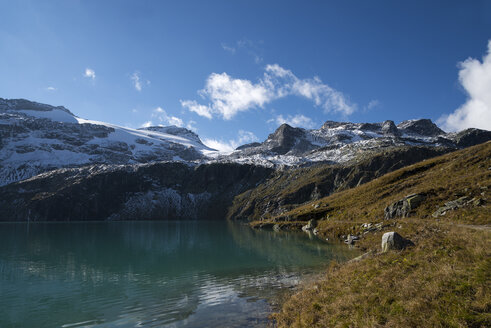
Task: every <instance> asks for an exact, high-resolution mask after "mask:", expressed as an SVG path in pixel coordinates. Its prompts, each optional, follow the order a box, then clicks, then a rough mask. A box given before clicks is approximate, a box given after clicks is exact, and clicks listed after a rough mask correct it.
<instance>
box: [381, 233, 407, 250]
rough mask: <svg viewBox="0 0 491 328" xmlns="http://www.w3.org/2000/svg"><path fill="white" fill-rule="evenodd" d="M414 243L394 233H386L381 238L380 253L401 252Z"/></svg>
mask: <svg viewBox="0 0 491 328" xmlns="http://www.w3.org/2000/svg"><path fill="white" fill-rule="evenodd" d="M413 245H414V243H413V242H412V241H410V240H409V239H406V238H404V237H402V236H401V235H400V234H398V233H397V232H395V231H391V232H386V233H384V235H383V236H382V252H387V251H389V250H401V249H404V248H406V247H407V246H413Z"/></svg>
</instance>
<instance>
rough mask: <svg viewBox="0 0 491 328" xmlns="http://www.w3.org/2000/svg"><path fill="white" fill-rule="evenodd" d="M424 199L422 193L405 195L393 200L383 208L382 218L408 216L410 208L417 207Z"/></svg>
mask: <svg viewBox="0 0 491 328" xmlns="http://www.w3.org/2000/svg"><path fill="white" fill-rule="evenodd" d="M424 199H425V195H423V194H411V195H407V196H406V197H404V198H403V199H401V200H398V201H397V202H394V203H392V204H390V205H389V206H387V207H386V208H385V209H384V218H385V219H386V220H389V219H395V218H405V217H408V216H409V213H411V210H414V209H415V208H416V207H418V206H419V205H420V204H421V203H422V202H423V201H424Z"/></svg>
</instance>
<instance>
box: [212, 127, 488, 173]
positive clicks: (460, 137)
mask: <svg viewBox="0 0 491 328" xmlns="http://www.w3.org/2000/svg"><path fill="white" fill-rule="evenodd" d="M490 139H491V132H490V131H484V130H478V129H467V130H464V131H461V132H459V133H445V132H444V131H443V130H441V129H440V128H438V126H436V125H435V124H434V123H433V122H432V121H431V120H428V119H419V120H408V121H404V122H402V123H400V124H398V125H395V123H394V122H393V121H384V122H381V123H350V122H333V121H327V122H325V123H324V124H323V125H322V127H321V128H320V129H313V130H307V129H302V128H294V127H291V126H289V125H288V124H283V125H281V126H280V127H279V128H278V129H277V130H276V131H275V132H274V133H272V134H270V135H269V136H268V138H267V139H266V140H265V141H264V142H262V143H252V144H247V145H243V146H240V147H238V148H237V149H236V151H234V152H233V153H231V154H229V155H227V156H221V157H219V158H218V159H217V160H222V161H233V162H241V163H249V164H256V165H257V164H260V165H265V166H276V165H304V164H309V163H315V162H327V163H344V162H347V161H350V160H353V159H356V158H357V157H359V156H363V154H365V153H367V152H374V151H383V150H384V149H386V148H389V147H400V146H434V147H449V148H454V149H458V148H462V147H468V146H471V145H475V144H479V143H482V142H485V141H487V140H490Z"/></svg>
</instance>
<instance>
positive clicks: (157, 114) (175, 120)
mask: <svg viewBox="0 0 491 328" xmlns="http://www.w3.org/2000/svg"><path fill="white" fill-rule="evenodd" d="M152 117H153V118H156V119H158V120H159V122H160V124H159V125H175V126H178V127H183V126H184V121H183V120H182V119H180V118H179V117H176V116H171V115H168V114H167V112H166V111H165V110H163V109H162V108H161V107H157V108H155V109H154V110H153V113H152ZM149 122H151V121H149Z"/></svg>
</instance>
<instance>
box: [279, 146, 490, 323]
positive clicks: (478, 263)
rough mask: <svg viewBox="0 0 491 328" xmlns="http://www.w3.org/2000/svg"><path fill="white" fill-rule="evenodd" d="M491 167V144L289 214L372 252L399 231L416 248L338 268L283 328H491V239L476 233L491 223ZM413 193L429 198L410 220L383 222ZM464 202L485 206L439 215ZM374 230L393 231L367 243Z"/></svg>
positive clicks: (286, 311) (284, 316)
mask: <svg viewBox="0 0 491 328" xmlns="http://www.w3.org/2000/svg"><path fill="white" fill-rule="evenodd" d="M490 168H491V143H489V142H488V143H487V144H483V145H478V146H475V147H472V148H468V149H465V150H462V151H458V152H454V153H451V154H447V155H444V156H440V157H438V158H434V159H430V160H427V161H424V162H421V163H418V164H415V165H412V166H409V167H407V168H403V169H400V170H397V171H395V172H392V173H389V174H387V175H384V176H383V177H381V178H378V179H376V180H373V181H371V182H369V183H367V184H364V185H362V186H359V187H356V188H353V189H350V190H346V191H343V192H339V193H336V194H333V195H331V196H329V197H326V198H324V199H321V200H319V201H317V202H315V203H310V204H306V205H304V206H301V207H299V208H296V209H293V210H292V211H290V212H289V213H287V215H289V216H290V217H291V218H293V220H295V221H302V220H303V221H305V220H308V219H310V218H318V219H321V220H320V221H319V226H318V228H319V230H320V233H321V235H323V236H324V237H327V236H328V237H339V236H341V235H346V234H348V233H351V234H359V235H362V236H363V238H362V239H361V240H360V241H359V242H358V244H357V245H358V247H360V248H362V249H366V250H371V251H372V252H377V251H379V250H380V240H381V235H382V234H383V233H384V232H386V231H397V232H399V233H400V234H401V235H403V236H404V237H407V238H409V239H411V240H412V241H413V242H414V243H415V244H416V246H414V247H411V248H408V249H406V250H404V251H399V252H395V251H391V252H388V253H385V254H377V255H373V256H370V257H368V258H366V259H364V260H361V261H358V262H352V263H345V264H333V265H332V266H331V267H330V269H329V270H328V272H327V273H326V276H325V279H324V280H322V281H320V282H318V283H316V284H314V285H313V286H310V287H309V288H307V289H305V290H303V291H301V292H300V293H298V294H296V295H294V296H293V297H291V298H290V299H289V300H288V301H286V302H285V304H284V305H283V307H282V309H281V311H280V312H279V313H277V314H275V315H274V320H275V322H276V324H277V325H278V327H382V326H383V327H491V296H490V294H489V293H490V286H491V256H490V255H491V254H490V249H491V248H490V246H491V243H490V237H491V236H490V234H491V230H490V229H489V226H488V228H485V229H481V230H478V229H472V228H470V227H469V226H468V225H469V224H481V225H482V224H486V225H489V224H490V223H491V208H490V204H489V197H488V193H489V191H490V188H491V169H490ZM411 193H425V194H426V195H427V196H426V200H425V201H424V203H423V204H421V205H420V206H419V207H418V208H417V209H416V210H415V211H414V213H413V214H412V216H411V217H410V218H404V219H396V220H383V209H384V208H385V206H387V205H389V204H390V203H392V202H394V201H397V200H399V199H401V198H402V197H404V196H405V195H408V194H411ZM464 195H465V196H469V197H471V198H472V197H477V198H481V199H483V200H484V205H481V206H468V207H464V208H461V209H458V210H455V211H451V212H448V213H447V215H445V216H444V217H440V218H438V219H435V218H433V217H432V216H431V214H432V213H433V212H434V211H435V210H436V209H437V207H438V206H441V205H443V204H444V203H445V202H447V201H449V200H454V199H456V198H458V197H461V196H464ZM316 204H319V206H314V205H316ZM326 216H329V218H326ZM364 222H372V223H375V222H383V224H384V226H383V228H382V229H381V231H377V232H374V233H368V234H366V235H363V234H362V233H361V232H362V230H361V227H360V225H361V224H362V223H364ZM456 223H459V224H456ZM460 224H464V225H463V226H462V225H460Z"/></svg>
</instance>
